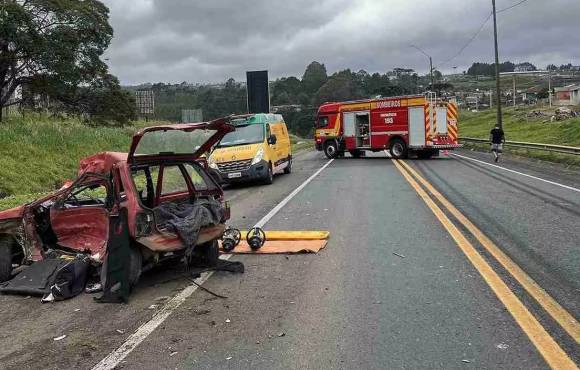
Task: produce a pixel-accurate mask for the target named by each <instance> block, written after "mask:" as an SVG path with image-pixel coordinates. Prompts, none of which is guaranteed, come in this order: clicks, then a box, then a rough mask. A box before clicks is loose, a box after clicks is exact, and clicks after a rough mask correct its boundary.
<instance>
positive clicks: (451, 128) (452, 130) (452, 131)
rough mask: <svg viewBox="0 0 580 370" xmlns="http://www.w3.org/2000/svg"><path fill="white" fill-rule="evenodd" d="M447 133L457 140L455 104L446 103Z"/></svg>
mask: <svg viewBox="0 0 580 370" xmlns="http://www.w3.org/2000/svg"><path fill="white" fill-rule="evenodd" d="M447 135H449V138H451V140H453V141H454V142H457V139H458V138H457V105H455V103H447Z"/></svg>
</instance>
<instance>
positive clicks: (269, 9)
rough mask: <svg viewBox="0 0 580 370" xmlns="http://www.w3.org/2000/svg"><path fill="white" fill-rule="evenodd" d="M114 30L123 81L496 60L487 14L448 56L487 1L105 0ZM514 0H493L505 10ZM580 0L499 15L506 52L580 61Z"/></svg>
mask: <svg viewBox="0 0 580 370" xmlns="http://www.w3.org/2000/svg"><path fill="white" fill-rule="evenodd" d="M104 2H105V4H107V6H109V8H110V10H111V23H112V25H113V27H114V29H115V37H114V38H113V42H112V44H111V46H110V48H109V50H108V51H107V54H106V57H107V58H108V59H109V64H110V67H111V71H112V72H113V73H114V74H116V75H117V76H118V77H119V78H120V79H121V81H122V82H123V83H128V84H136V83H141V82H157V81H163V82H181V81H189V82H219V81H225V80H226V79H227V78H229V77H234V78H236V79H238V80H241V79H243V78H244V76H245V71H246V70H255V69H268V70H269V71H270V75H271V77H272V78H275V77H281V76H289V75H295V76H300V75H301V74H302V72H303V71H304V68H305V66H306V65H307V64H308V63H309V62H311V61H313V60H317V61H319V62H321V63H324V64H326V66H327V69H328V70H329V72H333V71H336V70H339V69H344V68H351V69H354V70H358V69H365V70H367V71H369V72H385V71H387V70H389V69H392V68H393V67H398V66H405V67H411V68H415V69H416V70H417V71H419V72H421V73H425V72H426V71H427V69H428V65H427V60H426V58H425V56H424V55H422V54H420V53H419V52H418V51H416V50H414V49H412V48H410V47H409V45H410V44H415V45H418V46H420V47H421V48H423V49H424V50H426V51H427V52H428V53H430V54H431V55H432V56H433V60H434V64H435V65H436V66H440V68H441V69H442V70H444V71H450V70H452V67H454V66H457V67H458V69H460V70H464V69H465V68H467V67H468V66H469V65H470V64H471V63H472V62H473V61H476V60H477V61H492V60H493V49H492V46H493V39H492V24H491V21H490V22H488V23H487V25H486V26H485V27H484V29H483V30H482V32H481V34H479V36H478V37H477V38H476V39H475V40H474V42H473V43H471V44H470V45H469V46H468V47H467V48H466V49H465V51H464V52H463V53H462V54H461V55H459V56H458V57H457V58H455V59H453V60H452V61H450V62H449V63H446V64H442V63H443V62H444V61H446V60H448V59H449V58H451V57H452V56H454V55H455V54H456V53H457V52H458V51H459V49H460V48H461V46H462V45H464V44H465V43H466V42H467V40H469V38H470V37H471V36H472V35H473V34H474V33H475V31H477V29H478V28H479V27H480V25H481V23H482V22H483V20H484V19H485V18H486V17H487V16H488V14H489V13H490V11H491V2H490V1H489V0H472V1H467V0H439V1H436V0H432V1H422V2H410V1H405V0H358V1H349V0H318V1H316V0H246V1H241V0H238V1H234V0H229V1H228V0H210V1H207V0H204V1H202V0H131V1H127V0H125V1H123V0H104ZM516 2H517V1H516V0H497V3H498V8H499V9H503V8H506V7H508V6H510V5H512V4H514V3H516ZM579 14H580V1H578V0H551V1H544V0H529V1H527V2H525V3H524V4H522V5H521V6H518V7H516V8H514V9H511V10H507V11H505V12H503V13H501V14H500V15H499V21H498V27H499V37H500V57H501V59H502V60H508V59H509V60H512V61H516V62H517V61H531V62H533V63H536V64H537V65H538V66H539V67H545V65H546V64H547V63H552V62H553V63H557V64H561V63H573V64H574V63H575V64H580V48H579V47H578V45H579V44H580V27H579V26H578V15H579Z"/></svg>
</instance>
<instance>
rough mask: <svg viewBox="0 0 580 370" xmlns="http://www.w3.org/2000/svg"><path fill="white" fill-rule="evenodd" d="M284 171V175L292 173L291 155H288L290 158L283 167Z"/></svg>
mask: <svg viewBox="0 0 580 370" xmlns="http://www.w3.org/2000/svg"><path fill="white" fill-rule="evenodd" d="M284 173H285V174H286V175H288V174H290V173H292V157H290V159H289V160H288V166H286V168H284Z"/></svg>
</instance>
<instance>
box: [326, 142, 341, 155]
mask: <svg viewBox="0 0 580 370" xmlns="http://www.w3.org/2000/svg"><path fill="white" fill-rule="evenodd" d="M324 154H325V155H326V158H328V159H333V158H336V157H337V156H338V143H337V142H336V140H329V141H327V142H326V143H324Z"/></svg>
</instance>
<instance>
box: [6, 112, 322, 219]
mask: <svg viewBox="0 0 580 370" xmlns="http://www.w3.org/2000/svg"><path fill="white" fill-rule="evenodd" d="M153 124H158V122H157V123H156V122H149V123H145V122H142V121H139V122H135V123H134V124H133V125H132V126H129V127H124V128H114V127H91V126H87V125H85V124H82V123H81V122H79V121H78V120H75V119H66V120H55V119H49V118H47V117H45V116H38V115H37V116H34V115H29V116H26V117H25V118H22V117H11V118H9V119H8V120H6V121H4V122H1V123H0V210H3V209H7V208H11V207H15V206H18V205H20V204H23V203H26V202H30V201H32V200H34V199H36V198H38V197H40V196H42V195H43V194H46V193H47V192H50V191H52V190H54V189H57V188H59V187H60V186H61V185H62V183H63V181H64V180H66V179H74V178H75V176H76V172H77V169H78V163H79V160H80V159H81V158H84V157H86V156H89V155H92V154H95V153H98V152H103V151H120V152H126V151H127V150H129V145H130V143H131V136H132V135H133V133H134V132H135V131H136V130H138V129H139V128H140V127H144V126H146V125H153ZM291 141H292V148H293V150H294V151H298V150H301V149H304V148H308V147H312V145H313V144H312V141H311V140H305V139H300V138H298V137H296V136H293V135H291Z"/></svg>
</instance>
